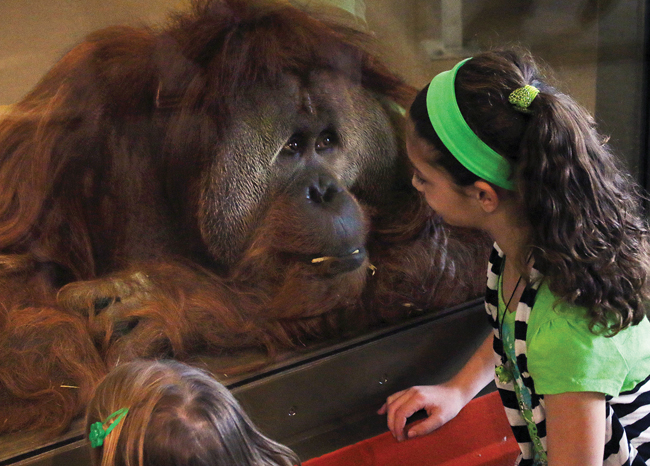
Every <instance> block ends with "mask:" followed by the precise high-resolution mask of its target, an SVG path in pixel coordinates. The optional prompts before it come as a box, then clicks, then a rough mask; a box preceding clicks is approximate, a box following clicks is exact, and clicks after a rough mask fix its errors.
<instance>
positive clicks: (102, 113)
mask: <svg viewBox="0 0 650 466" xmlns="http://www.w3.org/2000/svg"><path fill="white" fill-rule="evenodd" d="M368 37H369V36H367V35H366V34H365V33H363V32H361V31H359V30H356V29H354V28H351V27H348V26H343V25H340V24H337V23H334V22H330V21H328V20H325V19H322V18H321V19H318V18H316V17H314V16H310V15H308V14H306V13H305V12H303V11H300V10H299V9H296V8H294V7H292V6H290V5H289V4H288V3H287V2H278V3H277V4H270V3H268V2H252V1H242V0H205V1H200V2H197V3H196V4H195V5H194V6H193V9H192V10H191V11H189V12H187V13H183V14H177V15H175V16H174V17H172V18H171V20H170V22H169V23H168V24H167V25H166V26H165V27H164V28H161V29H160V30H156V29H150V28H144V27H143V28H132V27H112V28H108V29H104V30H101V31H98V32H96V33H93V34H91V35H90V36H88V37H87V38H86V39H85V40H84V41H83V42H82V43H80V44H79V45H77V46H76V47H75V48H74V49H72V50H71V51H70V52H69V53H68V54H66V55H65V56H64V57H63V58H62V59H61V60H60V61H59V63H57V64H56V65H55V66H54V67H53V68H52V69H51V70H50V71H49V72H48V73H47V74H46V75H45V77H44V78H43V79H42V80H41V81H40V83H39V84H38V85H37V86H36V87H35V88H34V89H33V90H32V91H31V92H30V93H29V94H27V95H26V97H25V98H24V99H23V100H22V101H20V102H19V103H17V104H15V105H13V106H12V108H11V111H10V112H9V113H8V114H6V115H5V116H4V118H3V120H2V121H1V122H0V354H1V355H2V357H1V358H0V405H1V406H2V407H3V409H2V410H0V432H9V431H16V430H25V429H34V428H47V429H50V431H51V432H60V431H61V430H62V429H65V428H66V427H67V426H68V425H69V423H70V421H71V420H72V419H73V418H74V417H75V416H77V415H78V414H80V413H81V412H82V410H83V408H84V407H85V404H86V403H87V401H88V399H89V395H90V393H91V391H92V389H93V387H94V386H95V384H96V383H97V381H98V380H99V379H100V378H101V377H102V376H103V374H105V372H106V371H107V370H108V369H109V368H110V367H112V366H114V365H116V364H118V363H119V362H121V361H127V360H130V359H133V358H135V357H161V356H165V357H173V358H177V359H187V358H189V357H191V356H193V355H197V354H218V352H219V351H223V350H228V351H236V350H237V349H242V348H256V347H260V348H265V349H266V350H268V352H269V354H277V353H278V352H280V351H286V350H288V349H291V348H293V347H295V346H296V345H302V344H308V343H309V342H314V341H317V340H321V341H322V340H323V339H329V338H341V337H342V336H344V335H349V334H354V332H360V331H363V330H367V329H369V328H371V327H373V326H376V325H380V324H382V323H386V322H397V321H399V320H401V319H405V318H407V317H408V316H409V315H411V314H412V313H414V312H424V311H433V310H436V309H441V308H444V307H448V306H451V305H454V304H458V303H461V302H465V301H467V300H468V299H470V298H473V297H475V296H477V295H479V294H480V293H481V291H482V289H483V286H484V285H483V278H482V277H483V275H484V273H483V270H482V269H483V265H482V264H483V263H484V261H483V260H482V258H483V257H484V256H485V254H487V248H486V243H485V238H483V237H480V236H477V235H475V234H473V233H471V232H468V231H464V230H459V229H452V228H450V227H448V226H445V225H444V224H442V223H441V222H440V221H439V219H438V218H436V216H435V215H434V213H432V212H430V211H428V210H427V207H425V203H424V202H423V200H422V199H421V197H420V196H419V193H417V192H416V191H415V190H414V189H413V187H412V186H411V184H410V180H411V172H410V168H409V165H408V159H407V158H406V156H405V153H404V149H403V144H402V140H401V134H402V121H403V116H402V112H400V107H401V108H406V107H407V106H408V104H409V103H410V100H411V98H412V97H413V89H412V88H411V87H410V86H408V85H406V84H405V83H404V82H403V81H401V80H400V79H399V78H398V77H397V76H396V75H394V74H392V73H391V72H389V71H388V69H387V68H386V67H385V66H384V65H382V64H381V62H380V61H379V60H378V58H377V56H376V54H374V53H371V51H370V50H371V48H372V44H371V43H370V42H369V40H368Z"/></svg>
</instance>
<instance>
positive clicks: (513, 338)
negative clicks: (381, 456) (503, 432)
mask: <svg viewBox="0 0 650 466" xmlns="http://www.w3.org/2000/svg"><path fill="white" fill-rule="evenodd" d="M407 150H408V155H409V158H410V160H411V162H412V164H413V166H414V176H413V184H414V185H415V187H416V188H417V189H418V190H420V191H421V192H422V193H423V194H424V196H425V198H426V200H427V202H428V203H429V205H430V206H431V207H432V208H433V209H434V210H436V211H437V212H438V213H439V214H440V215H441V216H442V217H443V218H444V219H445V221H447V222H448V223H451V224H454V225H461V226H466V227H472V228H479V229H482V230H484V231H486V232H488V233H489V234H490V235H491V236H492V237H493V239H494V240H495V244H494V250H493V251H492V254H491V256H490V264H489V267H488V282H487V285H488V286H487V293H486V298H485V302H486V309H487V312H488V315H489V320H490V322H491V324H492V326H493V328H494V335H493V336H492V335H491V336H490V337H489V338H488V339H486V340H485V342H484V343H483V344H482V346H481V347H480V348H479V349H478V351H477V352H476V353H475V354H474V356H473V357H472V358H470V360H469V361H468V363H467V364H466V365H465V367H464V368H463V369H462V370H461V371H460V372H459V373H458V374H457V375H456V376H455V377H453V378H452V379H451V380H449V381H448V382H446V383H444V384H442V385H438V386H430V387H413V388H410V389H408V390H405V391H401V392H398V393H395V394H394V395H392V396H390V397H388V399H387V401H386V403H385V404H384V405H383V406H382V408H380V410H379V413H380V414H383V413H386V414H387V415H388V416H387V417H388V427H389V429H390V430H391V432H392V433H393V435H394V436H395V437H396V438H397V439H398V440H403V439H404V438H405V437H416V436H420V435H424V434H426V433H428V432H431V431H432V430H434V429H436V428H438V427H440V426H441V425H443V424H444V423H446V422H447V421H449V420H450V419H452V418H453V417H454V416H455V415H456V414H457V413H458V412H459V411H460V409H461V408H462V407H463V406H464V405H465V404H466V403H467V402H468V401H469V400H471V399H472V398H473V397H474V396H475V395H476V394H477V393H478V392H479V391H480V390H481V389H482V388H483V387H485V386H486V385H487V384H488V383H489V382H490V380H491V379H492V378H494V380H495V382H496V384H497V387H498V389H499V392H500V394H501V398H502V401H503V404H504V407H505V410H506V414H507V417H508V420H509V422H510V424H511V425H512V429H513V432H514V436H515V438H516V440H517V442H518V443H519V445H520V447H521V454H520V456H519V459H518V461H517V464H520V465H532V464H535V465H545V464H549V465H563V466H568V465H580V466H585V465H603V464H604V465H616V466H619V465H630V464H631V465H637V464H646V463H645V462H646V461H648V460H649V459H650V382H649V375H650V323H649V322H648V319H647V318H646V317H645V315H644V308H643V300H644V299H647V297H648V286H647V273H648V270H649V269H648V267H649V265H650V258H649V247H648V229H647V226H646V224H645V222H644V221H643V220H642V217H641V212H640V207H639V205H638V201H637V200H638V198H639V196H638V194H637V193H636V192H635V189H634V185H633V183H632V182H631V180H630V179H629V178H628V177H627V176H626V175H624V174H623V173H622V172H621V170H619V168H618V167H617V166H616V161H615V160H614V157H613V156H612V154H611V153H610V151H609V149H608V148H607V146H605V144H604V141H603V138H601V137H600V136H599V134H598V133H597V132H596V130H595V127H594V122H593V119H592V118H591V117H590V115H589V114H588V113H587V112H586V111H585V110H583V109H582V108H581V107H579V106H578V105H577V104H576V103H575V102H574V101H573V100H571V99H570V98H569V97H568V96H566V95H563V94H560V93H559V92H557V91H556V90H555V89H553V88H551V87H549V86H547V85H546V84H544V83H543V81H542V78H541V76H540V74H539V72H538V69H537V66H536V64H535V62H534V60H533V59H532V58H531V57H530V55H528V54H526V53H520V52H516V51H498V52H486V53H482V54H480V55H478V56H476V57H474V58H471V59H468V60H464V61H462V62H460V63H459V64H457V65H456V66H455V67H454V68H453V69H452V70H451V71H447V72H444V73H441V74H439V75H438V76H436V77H435V78H434V79H433V80H432V82H431V84H430V85H429V86H427V87H426V88H425V89H424V90H422V91H421V92H420V94H419V95H418V96H417V98H416V100H415V101H414V103H413V105H412V107H411V109H410V118H409V122H408V127H407ZM420 409H425V410H426V411H427V414H428V417H427V419H426V420H425V421H424V422H423V423H421V424H419V425H416V426H413V427H410V428H408V429H406V430H405V423H406V419H407V418H408V417H409V416H411V415H412V414H413V413H415V412H416V411H418V410H420Z"/></svg>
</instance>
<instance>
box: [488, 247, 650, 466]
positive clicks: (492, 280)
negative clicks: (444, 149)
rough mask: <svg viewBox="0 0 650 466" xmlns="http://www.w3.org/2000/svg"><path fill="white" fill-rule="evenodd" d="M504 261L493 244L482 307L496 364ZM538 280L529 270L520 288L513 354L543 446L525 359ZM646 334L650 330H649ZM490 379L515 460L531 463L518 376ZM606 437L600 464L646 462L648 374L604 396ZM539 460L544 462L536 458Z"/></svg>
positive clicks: (540, 415)
mask: <svg viewBox="0 0 650 466" xmlns="http://www.w3.org/2000/svg"><path fill="white" fill-rule="evenodd" d="M503 261H504V255H503V252H502V251H501V250H500V249H499V248H498V246H497V245H496V244H495V245H494V249H493V250H492V254H491V255H490V263H489V265H488V272H487V291H486V295H485V306H486V310H487V313H488V317H489V320H490V323H491V324H492V326H493V328H494V352H495V363H496V365H497V366H499V365H501V364H502V361H503V358H504V357H505V353H504V347H503V341H502V340H501V338H502V336H501V335H500V334H499V333H500V329H499V323H498V322H499V319H498V302H499V294H498V293H499V291H498V284H499V276H500V274H501V270H502V265H503ZM541 282H542V276H541V274H540V273H539V272H538V271H536V270H535V269H533V271H532V272H531V276H530V282H529V284H528V285H527V286H526V288H525V290H524V292H523V293H522V296H521V299H520V302H519V304H518V306H517V311H516V315H515V328H514V334H515V335H514V336H515V345H514V346H515V356H516V363H517V367H518V369H519V371H518V372H519V375H520V379H519V383H522V384H523V385H525V386H526V387H527V388H528V389H529V390H530V393H531V404H532V406H531V408H532V420H531V422H532V423H534V427H533V426H531V428H532V431H533V432H536V433H537V435H538V436H539V441H540V442H541V444H542V445H543V448H544V450H545V449H546V413H545V406H544V395H542V394H538V393H537V392H536V391H535V384H534V381H533V379H532V377H531V376H530V374H529V373H528V362H527V358H526V335H527V330H528V320H529V317H530V313H531V311H532V310H533V307H534V305H535V298H536V295H537V290H538V289H539V286H540V284H541ZM649 338H650V335H649ZM495 382H496V385H497V388H498V390H499V394H500V395H501V400H502V402H503V405H504V408H505V411H506V416H507V418H508V421H509V422H510V425H511V427H512V430H513V433H514V437H515V439H516V440H517V442H518V443H519V447H520V449H521V454H520V455H519V458H518V459H517V463H516V464H517V465H519V466H529V465H535V464H536V463H535V461H534V459H533V457H534V447H533V440H532V439H531V435H530V431H531V428H529V426H528V425H527V422H526V419H525V418H524V415H523V414H522V410H521V409H520V400H518V399H517V395H516V393H515V383H516V382H517V381H509V382H505V383H504V382H502V381H501V380H499V378H498V377H496V376H495ZM605 400H606V413H605V415H606V419H607V421H606V422H607V424H606V438H605V452H604V456H603V465H604V466H624V465H626V466H628V465H629V466H638V465H650V376H649V377H648V378H646V379H645V380H643V381H642V382H639V383H638V384H637V385H636V387H634V388H633V389H632V390H629V391H626V392H621V393H619V394H618V395H617V396H615V397H613V396H609V395H607V396H606V398H605ZM538 464H543V463H538Z"/></svg>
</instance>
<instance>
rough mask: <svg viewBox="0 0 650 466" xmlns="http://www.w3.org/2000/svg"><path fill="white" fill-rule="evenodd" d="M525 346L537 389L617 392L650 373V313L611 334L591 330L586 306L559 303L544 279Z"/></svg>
mask: <svg viewBox="0 0 650 466" xmlns="http://www.w3.org/2000/svg"><path fill="white" fill-rule="evenodd" d="M512 314H514V313H512ZM512 318H514V316H513V317H512ZM526 348H527V351H526V353H527V359H528V372H529V373H530V375H531V377H532V378H533V381H534V382H535V391H536V392H537V393H539V394H546V395H553V394H558V393H565V392H585V391H589V392H599V393H604V394H607V395H611V396H617V395H618V394H619V393H620V392H624V391H627V390H631V389H632V388H634V387H635V386H636V385H637V384H638V383H639V382H641V381H642V380H645V379H646V378H647V377H648V375H649V374H650V322H649V321H648V319H647V318H645V317H644V319H643V320H642V321H641V323H639V324H638V325H635V326H632V327H629V328H627V329H625V330H622V331H621V332H619V333H618V334H617V335H615V336H613V337H605V336H603V335H596V334H594V333H592V332H591V331H590V330H589V318H588V317H587V314H586V309H585V308H583V307H578V306H575V305H572V304H568V303H565V302H557V303H556V298H555V297H554V296H553V294H552V293H551V292H550V290H549V289H548V286H547V285H546V284H545V283H542V284H541V285H540V287H539V290H538V292H537V298H536V300H535V305H534V307H533V309H532V311H531V314H530V319H529V321H528V332H527V335H526Z"/></svg>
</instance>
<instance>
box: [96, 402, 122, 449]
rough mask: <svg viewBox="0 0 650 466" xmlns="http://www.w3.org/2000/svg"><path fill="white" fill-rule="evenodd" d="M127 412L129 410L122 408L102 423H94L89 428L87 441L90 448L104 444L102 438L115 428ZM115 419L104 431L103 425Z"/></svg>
mask: <svg viewBox="0 0 650 466" xmlns="http://www.w3.org/2000/svg"><path fill="white" fill-rule="evenodd" d="M128 412H129V408H122V409H118V410H117V411H115V412H114V413H113V414H111V415H110V416H108V417H107V418H106V419H105V420H104V422H95V423H94V424H92V425H91V426H90V433H89V434H88V439H89V440H90V446H91V447H93V448H96V447H101V446H102V445H103V444H104V438H106V436H107V435H108V434H109V433H110V432H111V430H113V429H114V428H115V426H116V425H118V424H119V423H120V421H121V420H122V419H123V418H124V416H126V413H128ZM114 417H117V419H115V420H114V421H113V422H112V423H111V425H110V426H108V427H107V428H106V429H104V424H106V423H107V422H108V421H110V420H111V419H113V418H114Z"/></svg>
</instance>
